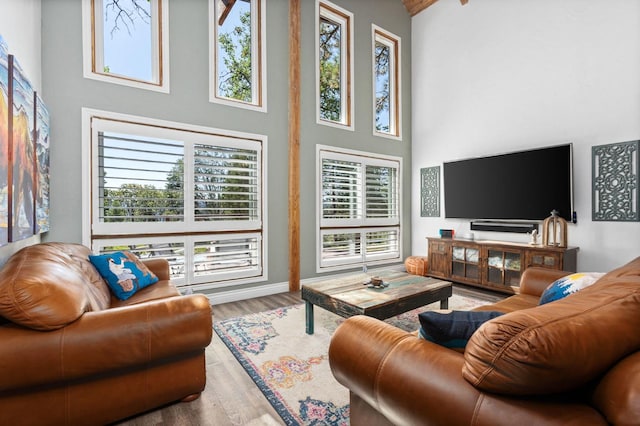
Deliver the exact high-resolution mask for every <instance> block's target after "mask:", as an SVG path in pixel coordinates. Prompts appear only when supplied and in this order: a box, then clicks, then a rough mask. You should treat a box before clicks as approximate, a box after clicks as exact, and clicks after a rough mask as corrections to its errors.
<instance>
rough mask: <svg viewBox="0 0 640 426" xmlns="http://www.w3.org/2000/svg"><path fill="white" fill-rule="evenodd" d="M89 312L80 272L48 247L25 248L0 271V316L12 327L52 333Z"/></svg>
mask: <svg viewBox="0 0 640 426" xmlns="http://www.w3.org/2000/svg"><path fill="white" fill-rule="evenodd" d="M89 309H90V306H89V300H88V298H87V293H86V290H85V277H84V275H83V273H82V271H81V270H80V269H79V268H78V267H77V265H76V263H75V262H74V260H73V259H72V258H71V257H70V256H69V255H67V254H66V253H64V252H62V251H60V250H57V249H54V248H52V247H51V246H47V245H45V244H36V245H32V246H28V247H25V248H23V249H21V250H19V251H18V252H16V253H14V254H13V256H11V257H10V258H9V260H8V261H7V263H6V264H5V265H4V267H3V268H2V269H1V270H0V315H2V316H3V317H5V318H7V319H8V320H10V321H13V322H14V323H16V324H19V325H22V326H24V327H29V328H32V329H36V330H43V331H46V330H55V329H58V328H61V327H64V326H65V325H67V324H69V323H71V322H73V321H75V320H76V319H78V318H79V317H80V316H81V315H82V314H83V313H84V312H85V311H87V310H89Z"/></svg>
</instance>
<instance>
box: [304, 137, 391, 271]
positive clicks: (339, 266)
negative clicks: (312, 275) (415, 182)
mask: <svg viewBox="0 0 640 426" xmlns="http://www.w3.org/2000/svg"><path fill="white" fill-rule="evenodd" d="M327 151H329V152H331V153H332V157H333V158H335V157H340V156H344V158H345V159H349V158H350V157H349V156H357V157H361V158H362V157H365V158H367V159H368V163H367V164H374V165H375V164H378V165H385V164H388V162H389V161H391V162H396V163H397V164H398V194H397V196H398V200H397V202H398V220H397V221H388V220H386V219H381V220H379V221H374V220H371V219H370V220H369V221H367V222H365V221H364V219H363V220H362V221H360V222H359V223H355V222H353V221H352V220H351V219H347V220H343V221H342V222H343V223H342V226H344V227H345V228H344V229H345V231H348V228H347V227H349V226H352V227H353V228H352V229H353V232H354V233H355V232H361V233H363V235H364V234H366V233H367V232H371V231H384V230H385V228H386V229H393V228H395V229H398V257H397V258H385V259H380V260H376V259H375V256H373V257H372V258H370V259H368V260H366V265H367V266H373V265H382V264H391V263H397V262H399V261H401V260H402V259H403V249H402V247H403V243H402V229H403V220H402V217H403V214H402V194H403V183H402V182H403V178H402V173H403V167H402V157H396V156H391V155H385V154H377V153H371V152H365V151H357V150H353V149H345V148H337V147H334V146H329V145H320V144H318V145H316V209H315V210H316V273H323V272H330V271H340V270H345V269H354V268H357V267H359V266H361V265H363V263H365V261H363V260H362V259H361V258H360V260H359V261H358V262H350V263H347V262H343V261H341V260H337V261H329V262H327V261H325V262H324V263H325V264H324V265H323V261H322V236H323V235H324V234H326V233H332V230H331V229H329V227H331V226H333V225H335V226H336V227H337V228H338V229H340V227H341V226H340V225H341V224H340V223H338V222H337V221H333V220H332V219H323V218H322V207H321V205H320V204H321V194H322V181H321V179H320V176H321V173H322V158H323V155H322V154H323V152H327ZM351 159H352V158H351ZM359 224H364V225H365V226H366V227H359V226H358V225H359ZM323 228H325V229H323ZM363 241H364V240H363Z"/></svg>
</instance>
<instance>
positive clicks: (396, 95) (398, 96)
mask: <svg viewBox="0 0 640 426" xmlns="http://www.w3.org/2000/svg"><path fill="white" fill-rule="evenodd" d="M376 42H379V43H383V44H386V45H387V46H389V47H390V48H391V50H392V55H391V56H392V58H391V59H392V63H393V66H392V67H390V68H391V70H390V79H391V82H390V86H392V87H394V90H393V95H392V97H391V100H390V102H389V105H390V107H391V108H390V109H391V111H390V117H391V120H392V122H393V129H394V130H395V132H389V133H387V132H380V131H378V130H377V129H376V78H375V73H376V53H375V52H376ZM371 66H372V76H373V92H372V93H373V97H372V100H373V105H372V111H373V120H372V122H373V135H374V136H380V137H383V138H388V139H394V140H402V40H401V38H400V37H398V36H397V35H395V34H393V33H391V32H389V31H387V30H385V29H383V28H381V27H379V26H377V25H375V24H371ZM396 116H397V120H396Z"/></svg>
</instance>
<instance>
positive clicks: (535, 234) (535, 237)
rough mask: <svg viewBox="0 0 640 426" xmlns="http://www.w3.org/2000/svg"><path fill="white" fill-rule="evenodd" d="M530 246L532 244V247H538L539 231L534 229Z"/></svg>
mask: <svg viewBox="0 0 640 426" xmlns="http://www.w3.org/2000/svg"><path fill="white" fill-rule="evenodd" d="M529 244H531V245H532V246H537V245H538V230H537V229H534V230H533V231H531V242H529Z"/></svg>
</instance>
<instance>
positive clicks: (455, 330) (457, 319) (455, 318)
mask: <svg viewBox="0 0 640 426" xmlns="http://www.w3.org/2000/svg"><path fill="white" fill-rule="evenodd" d="M502 314H503V313H502V312H497V311H427V312H422V313H420V314H418V319H419V320H420V325H421V327H420V337H422V338H423V339H425V340H429V341H431V342H434V343H437V344H439V345H442V346H445V347H447V348H453V349H463V348H464V347H465V346H467V341H468V340H469V339H470V338H471V335H473V333H475V331H476V330H477V329H478V328H479V327H480V326H481V325H482V324H484V323H485V322H487V321H489V320H490V319H492V318H495V317H498V316H500V315H502Z"/></svg>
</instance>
